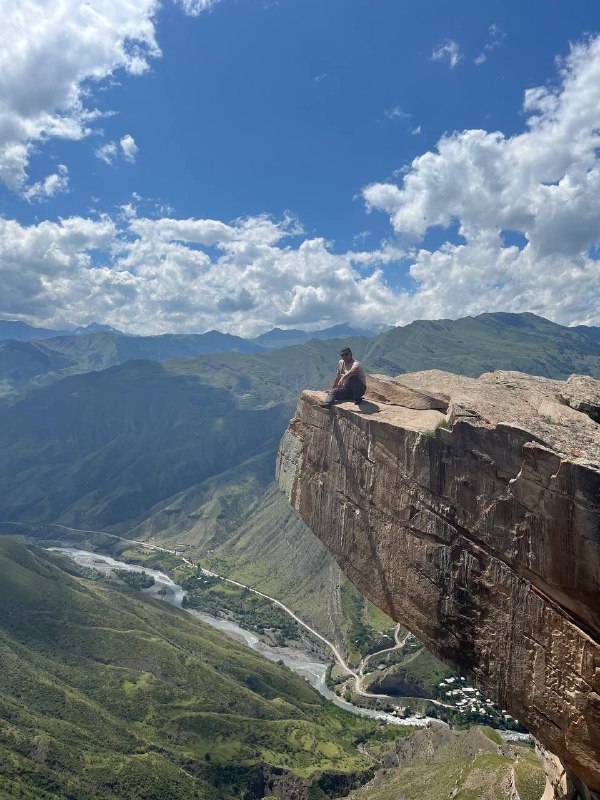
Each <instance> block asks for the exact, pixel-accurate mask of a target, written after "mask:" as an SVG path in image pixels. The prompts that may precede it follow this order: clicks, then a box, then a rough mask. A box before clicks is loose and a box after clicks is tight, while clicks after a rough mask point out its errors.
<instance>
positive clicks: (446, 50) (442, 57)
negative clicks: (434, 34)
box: [431, 39, 462, 69]
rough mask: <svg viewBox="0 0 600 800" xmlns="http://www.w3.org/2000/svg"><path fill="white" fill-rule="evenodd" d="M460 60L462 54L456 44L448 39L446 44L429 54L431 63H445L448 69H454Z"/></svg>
mask: <svg viewBox="0 0 600 800" xmlns="http://www.w3.org/2000/svg"><path fill="white" fill-rule="evenodd" d="M461 58H462V53H461V50H460V47H459V45H458V42H455V41H454V40H453V39H448V41H447V42H444V44H441V45H440V46H439V47H436V48H435V50H434V51H433V53H432V54H431V60H432V61H447V62H448V65H449V67H450V69H454V67H455V66H456V65H457V64H458V62H459V61H460V60H461Z"/></svg>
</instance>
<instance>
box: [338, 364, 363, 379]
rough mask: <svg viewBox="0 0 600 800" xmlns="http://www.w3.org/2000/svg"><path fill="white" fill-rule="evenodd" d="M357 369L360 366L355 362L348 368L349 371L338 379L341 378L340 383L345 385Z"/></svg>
mask: <svg viewBox="0 0 600 800" xmlns="http://www.w3.org/2000/svg"><path fill="white" fill-rule="evenodd" d="M359 367H360V364H359V363H358V362H357V361H355V362H354V363H353V364H352V366H351V367H350V369H349V370H348V372H345V373H344V375H343V376H340V377H342V381H343V382H344V383H346V381H347V380H348V378H351V377H352V376H353V375H356V373H357V372H358V369H359Z"/></svg>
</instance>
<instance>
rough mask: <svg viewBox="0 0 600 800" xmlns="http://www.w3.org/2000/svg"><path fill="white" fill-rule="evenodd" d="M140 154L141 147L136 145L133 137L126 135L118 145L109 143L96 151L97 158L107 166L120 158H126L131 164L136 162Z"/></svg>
mask: <svg viewBox="0 0 600 800" xmlns="http://www.w3.org/2000/svg"><path fill="white" fill-rule="evenodd" d="M138 152H139V147H138V146H137V144H136V143H135V140H134V138H133V136H131V135H130V134H128V133H127V134H125V136H123V137H122V138H121V141H120V142H119V144H118V145H117V143H116V142H107V143H106V144H103V145H102V146H101V147H98V148H97V149H96V150H95V151H94V155H95V156H96V158H99V159H100V160H101V161H104V163H105V164H114V162H115V161H117V160H118V159H119V158H124V159H125V161H129V163H130V164H133V163H134V162H135V159H136V156H137V154H138Z"/></svg>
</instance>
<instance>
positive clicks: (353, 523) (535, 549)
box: [278, 371, 600, 797]
mask: <svg viewBox="0 0 600 800" xmlns="http://www.w3.org/2000/svg"><path fill="white" fill-rule="evenodd" d="M370 387H371V390H370V394H368V395H367V400H368V402H366V403H365V404H363V407H361V410H360V411H358V410H357V407H356V406H354V405H353V404H351V403H346V404H342V405H340V406H336V407H334V409H333V410H332V411H327V410H325V409H322V408H320V406H319V402H321V401H322V399H323V395H322V394H321V393H318V392H304V394H303V395H302V398H301V400H300V402H299V405H298V409H297V412H296V416H295V417H294V419H293V420H292V421H291V423H290V426H289V428H288V430H287V432H286V434H285V435H284V438H283V440H282V443H281V448H280V453H279V460H278V476H279V482H280V485H281V487H282V488H283V489H284V491H285V492H286V493H287V495H288V497H289V499H290V501H291V503H292V505H293V506H294V507H295V508H296V509H297V510H298V511H299V512H300V514H301V516H302V517H303V519H304V521H305V522H306V523H307V525H308V526H309V527H310V528H311V529H312V530H313V531H314V532H315V533H316V534H317V535H318V536H319V538H320V539H321V540H322V541H323V542H324V543H325V545H326V546H327V547H328V548H329V550H330V551H331V552H332V553H333V555H334V556H335V558H336V560H337V561H338V563H339V564H340V566H341V568H342V569H343V571H344V572H345V573H346V574H347V575H348V577H349V578H350V579H351V580H352V581H353V582H354V583H355V584H356V585H357V586H358V588H359V589H360V590H361V591H362V592H363V593H364V594H365V595H366V596H367V597H369V599H370V600H372V601H373V602H374V603H375V604H376V605H378V606H379V607H380V608H382V609H383V610H384V611H386V612H387V613H388V614H389V615H390V616H391V617H393V618H394V619H395V620H398V621H401V622H402V623H403V624H405V625H407V626H408V627H409V628H410V629H411V630H412V631H413V632H414V633H415V634H416V635H417V636H418V637H419V638H420V639H421V640H422V641H423V642H424V643H425V644H426V645H427V646H428V647H429V648H430V649H431V650H432V651H433V652H434V653H435V654H436V655H438V656H439V657H440V658H442V659H443V660H445V661H446V662H448V663H449V664H452V665H454V666H455V667H456V668H457V669H459V670H460V671H461V672H462V673H463V674H465V675H468V676H470V677H471V678H472V679H473V680H475V681H476V682H478V683H479V684H480V685H481V686H482V687H485V689H486V691H487V692H489V693H490V696H493V697H494V698H495V700H496V701H497V702H498V703H499V704H500V705H501V707H502V708H506V709H508V711H509V712H510V713H511V714H513V715H514V716H515V717H517V719H519V720H520V721H521V722H522V723H523V724H524V725H526V726H527V727H528V728H529V730H530V731H531V732H532V734H533V735H534V736H535V737H536V738H537V739H538V740H539V741H540V742H541V743H542V744H543V746H544V747H545V748H547V749H548V750H549V751H550V752H551V753H553V754H555V755H556V756H558V758H559V759H560V760H561V761H562V762H563V764H564V765H565V767H566V768H567V772H568V773H569V774H572V776H573V780H574V782H575V783H577V784H578V785H579V786H582V787H587V788H586V791H587V790H589V791H591V792H593V793H594V794H593V795H590V797H591V796H596V795H595V792H600V645H599V641H600V426H599V425H598V424H597V422H596V421H595V419H597V416H596V415H597V413H598V410H599V407H600V403H599V398H600V382H599V381H595V380H593V379H591V378H587V377H582V376H574V377H573V378H571V379H569V380H568V381H566V382H563V381H552V380H547V379H544V378H534V377H531V376H527V375H523V374H520V373H512V372H496V373H488V374H486V375H483V376H482V377H481V378H479V379H473V378H467V377H462V376H457V375H452V374H449V373H444V372H439V371H428V372H422V373H413V374H409V375H402V376H400V377H399V378H397V379H386V378H383V377H382V376H377V377H376V378H375V379H373V380H372V381H371V383H370ZM581 791H583V789H582V790H581Z"/></svg>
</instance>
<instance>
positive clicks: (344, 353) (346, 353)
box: [340, 347, 353, 362]
mask: <svg viewBox="0 0 600 800" xmlns="http://www.w3.org/2000/svg"><path fill="white" fill-rule="evenodd" d="M340 356H341V357H342V358H343V359H344V361H346V362H348V361H353V358H352V350H350V348H349V347H342V349H341V350H340Z"/></svg>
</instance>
